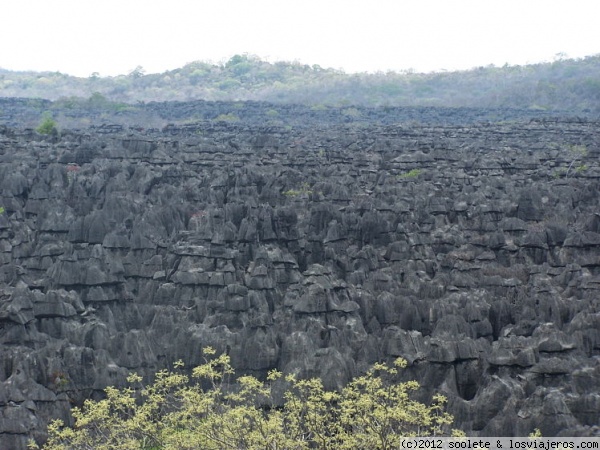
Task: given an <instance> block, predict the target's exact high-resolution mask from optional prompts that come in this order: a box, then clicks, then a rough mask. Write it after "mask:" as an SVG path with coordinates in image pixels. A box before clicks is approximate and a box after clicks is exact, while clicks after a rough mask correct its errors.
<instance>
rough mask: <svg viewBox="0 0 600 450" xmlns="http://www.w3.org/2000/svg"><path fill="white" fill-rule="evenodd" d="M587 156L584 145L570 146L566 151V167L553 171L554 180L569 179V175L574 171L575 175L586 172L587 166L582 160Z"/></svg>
mask: <svg viewBox="0 0 600 450" xmlns="http://www.w3.org/2000/svg"><path fill="white" fill-rule="evenodd" d="M587 154H588V150H587V147H586V146H585V145H570V146H568V147H567V149H566V155H565V156H566V159H567V160H570V161H571V162H570V164H569V166H568V167H566V168H565V167H560V168H558V169H556V170H555V171H554V174H553V176H554V178H561V177H565V178H569V175H570V174H571V173H572V172H573V171H574V172H575V173H576V174H582V173H584V172H585V171H586V170H588V165H587V164H585V163H584V162H583V161H582V160H583V158H585V157H586V156H587Z"/></svg>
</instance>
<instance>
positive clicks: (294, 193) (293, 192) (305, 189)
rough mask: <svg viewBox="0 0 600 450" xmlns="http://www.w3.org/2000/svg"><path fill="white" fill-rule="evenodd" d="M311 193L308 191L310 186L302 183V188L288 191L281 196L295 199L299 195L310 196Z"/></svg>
mask: <svg viewBox="0 0 600 450" xmlns="http://www.w3.org/2000/svg"><path fill="white" fill-rule="evenodd" d="M312 193H313V191H312V190H311V189H310V186H309V184H308V183H302V187H301V188H300V189H288V190H287V191H285V192H283V195H285V196H286V197H297V196H299V195H302V194H304V195H310V194H312Z"/></svg>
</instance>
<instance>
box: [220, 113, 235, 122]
mask: <svg viewBox="0 0 600 450" xmlns="http://www.w3.org/2000/svg"><path fill="white" fill-rule="evenodd" d="M215 120H216V121H217V122H238V121H239V120H240V118H239V117H238V116H236V115H235V114H233V113H228V114H219V115H218V116H217V117H215Z"/></svg>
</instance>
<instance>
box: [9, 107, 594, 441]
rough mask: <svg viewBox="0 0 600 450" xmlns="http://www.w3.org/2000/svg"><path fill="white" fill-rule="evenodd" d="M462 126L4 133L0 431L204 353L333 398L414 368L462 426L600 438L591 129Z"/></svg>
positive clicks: (13, 430) (38, 432)
mask: <svg viewBox="0 0 600 450" xmlns="http://www.w3.org/2000/svg"><path fill="white" fill-rule="evenodd" d="M156 108H158V106H157V107H156ZM444 114H446V113H444ZM442 115H443V114H442ZM257 122H260V121H257ZM455 122H456V123H458V122H460V121H459V120H458V119H457V120H455ZM467 122H468V121H467ZM456 123H455V124H453V125H449V124H446V125H434V124H426V125H417V124H414V123H411V124H407V123H396V124H389V125H376V124H374V123H367V124H363V125H362V126H359V125H357V124H345V123H343V121H340V123H339V124H335V123H333V124H332V123H329V124H322V125H320V126H319V125H317V124H314V125H312V126H311V127H310V128H308V127H306V128H303V127H289V126H274V125H271V126H263V125H260V123H250V122H246V121H240V122H233V123H226V122H218V123H215V122H211V121H200V122H196V123H187V124H183V125H182V124H179V125H177V124H172V125H170V126H168V127H166V128H165V129H164V130H162V131H158V130H154V131H152V130H150V131H143V130H141V131H135V130H132V129H126V128H123V127H120V126H116V127H114V128H113V129H112V130H108V131H106V130H107V128H106V127H105V128H104V129H105V131H106V132H103V133H99V132H98V129H90V130H84V131H63V132H62V133H61V135H60V136H52V137H43V136H40V135H37V134H36V133H34V132H32V131H27V130H25V131H23V130H21V129H18V128H7V127H3V128H0V206H1V207H2V208H3V212H2V214H0V355H1V356H0V440H2V442H3V443H4V442H6V443H8V444H7V445H9V447H7V448H15V449H19V448H25V445H26V442H27V439H28V438H30V437H33V438H35V439H38V440H43V438H44V426H45V424H46V423H47V422H48V420H50V419H51V418H56V417H59V418H62V419H63V420H65V421H66V422H67V423H69V421H70V420H71V419H70V416H69V408H70V407H71V405H76V404H80V403H81V402H82V401H83V400H84V399H86V398H98V397H99V396H100V395H101V392H102V389H103V388H104V387H106V386H108V385H117V386H120V385H123V383H124V380H125V377H126V376H127V374H128V373H130V372H132V371H135V372H138V373H140V374H143V375H145V376H150V375H151V374H152V373H153V372H155V371H156V370H158V369H160V368H163V367H171V366H172V363H173V362H174V361H176V360H178V359H183V361H184V362H185V363H186V365H187V366H188V367H191V366H194V365H196V364H200V363H201V362H202V358H201V349H202V347H205V346H209V345H210V346H213V347H215V348H216V349H217V351H219V352H228V353H229V355H230V356H231V358H232V362H233V364H234V366H235V367H236V368H237V370H238V371H239V372H247V373H252V374H255V375H257V376H264V375H265V374H266V373H267V372H268V371H269V370H270V369H273V368H278V369H279V370H283V371H286V372H294V373H297V374H298V375H299V376H302V377H311V376H319V377H321V378H322V379H323V380H324V382H325V385H326V386H327V387H328V388H340V387H341V386H343V385H344V383H345V382H347V381H348V380H349V379H350V378H351V377H353V376H355V375H357V374H359V373H361V372H362V371H364V370H365V369H366V368H367V367H368V366H369V365H370V364H372V363H373V362H375V361H378V360H386V359H388V360H389V359H393V358H396V357H398V356H401V357H404V358H406V359H407V360H408V361H409V363H410V365H409V368H408V370H407V371H406V377H407V378H411V379H417V380H419V381H420V382H421V383H422V385H423V386H424V395H425V396H427V395H430V394H431V393H433V392H439V391H441V392H443V393H445V394H446V395H447V396H448V398H449V409H450V412H451V413H453V414H454V415H455V418H456V424H455V425H456V426H457V427H459V428H462V429H464V430H465V431H467V433H468V434H469V435H473V436H477V435H487V436H510V435H526V434H528V433H530V432H531V431H532V430H533V429H534V428H536V427H538V428H540V429H541V431H542V433H543V434H544V435H545V436H553V435H597V434H598V433H599V426H600V419H599V418H600V358H599V357H600V209H599V206H600V205H599V198H600V197H599V195H598V193H599V191H598V188H599V186H600V167H599V164H598V152H599V151H600V147H599V134H600V131H599V130H600V128H599V124H598V123H597V122H589V121H584V120H574V121H573V120H571V121H569V120H553V121H544V120H534V121H517V122H511V123H490V122H487V123H469V124H456ZM582 149H585V152H582Z"/></svg>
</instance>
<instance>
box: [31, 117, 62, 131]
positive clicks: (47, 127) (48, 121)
mask: <svg viewBox="0 0 600 450" xmlns="http://www.w3.org/2000/svg"><path fill="white" fill-rule="evenodd" d="M35 131H37V132H38V133H40V134H54V133H56V132H58V127H57V124H56V122H55V121H54V119H53V118H52V116H49V115H47V116H45V117H44V119H42V122H41V123H40V124H39V126H38V127H37V128H36V129H35Z"/></svg>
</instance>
